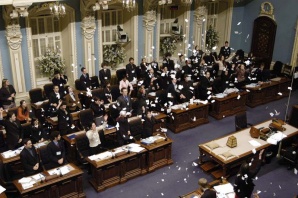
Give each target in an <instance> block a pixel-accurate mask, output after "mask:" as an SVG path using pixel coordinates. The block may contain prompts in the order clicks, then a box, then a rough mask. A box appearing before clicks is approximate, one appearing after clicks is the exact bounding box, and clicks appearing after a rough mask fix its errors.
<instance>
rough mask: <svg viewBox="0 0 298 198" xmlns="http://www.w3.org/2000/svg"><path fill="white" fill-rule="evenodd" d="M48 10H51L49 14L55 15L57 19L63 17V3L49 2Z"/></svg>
mask: <svg viewBox="0 0 298 198" xmlns="http://www.w3.org/2000/svg"><path fill="white" fill-rule="evenodd" d="M49 7H50V10H51V14H52V15H53V16H54V17H57V18H58V19H59V18H60V17H64V16H65V14H66V12H65V6H64V5H63V4H60V3H59V2H56V3H51V4H50V5H49Z"/></svg>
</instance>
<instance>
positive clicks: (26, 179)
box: [19, 177, 32, 184]
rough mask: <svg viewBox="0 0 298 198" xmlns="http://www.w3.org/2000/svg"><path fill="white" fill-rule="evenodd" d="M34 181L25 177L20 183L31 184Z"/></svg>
mask: <svg viewBox="0 0 298 198" xmlns="http://www.w3.org/2000/svg"><path fill="white" fill-rule="evenodd" d="M31 180H32V178H31V177H23V178H22V179H20V180H19V183H21V184H23V183H29V182H30V181H31Z"/></svg>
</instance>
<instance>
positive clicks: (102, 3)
mask: <svg viewBox="0 0 298 198" xmlns="http://www.w3.org/2000/svg"><path fill="white" fill-rule="evenodd" d="M109 1H111V0H98V2H96V3H95V5H94V6H93V7H92V8H93V11H97V10H100V6H101V7H102V9H103V10H107V9H109V5H108V2H109Z"/></svg>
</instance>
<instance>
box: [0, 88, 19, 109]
mask: <svg viewBox="0 0 298 198" xmlns="http://www.w3.org/2000/svg"><path fill="white" fill-rule="evenodd" d="M8 89H9V92H10V93H9V92H8V91H7V89H6V88H5V87H2V88H1V89H0V103H2V105H10V104H11V102H14V99H13V100H8V98H9V97H10V96H11V94H13V93H14V94H16V91H15V89H14V87H13V86H12V85H8Z"/></svg>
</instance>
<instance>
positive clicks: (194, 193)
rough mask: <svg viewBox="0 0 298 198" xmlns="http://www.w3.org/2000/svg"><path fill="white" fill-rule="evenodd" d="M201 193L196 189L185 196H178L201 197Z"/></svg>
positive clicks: (184, 197) (183, 196) (180, 197)
mask: <svg viewBox="0 0 298 198" xmlns="http://www.w3.org/2000/svg"><path fill="white" fill-rule="evenodd" d="M202 193H203V192H202V191H201V190H199V189H197V190H194V191H192V192H190V193H187V194H185V195H182V196H179V198H193V197H195V196H197V197H201V195H202Z"/></svg>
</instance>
